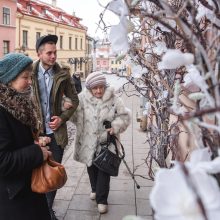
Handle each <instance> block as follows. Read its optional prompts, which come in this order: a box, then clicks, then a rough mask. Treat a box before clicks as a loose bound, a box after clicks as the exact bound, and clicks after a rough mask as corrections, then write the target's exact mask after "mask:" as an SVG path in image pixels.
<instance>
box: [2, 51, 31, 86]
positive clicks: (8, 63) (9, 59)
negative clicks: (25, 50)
mask: <svg viewBox="0 0 220 220" xmlns="http://www.w3.org/2000/svg"><path fill="white" fill-rule="evenodd" d="M31 63H33V60H32V59H31V58H30V57H28V56H25V55H24V54H21V53H9V54H6V55H5V56H4V57H3V58H2V59H0V83H3V84H7V83H9V82H10V81H12V80H13V79H15V78H16V77H17V76H18V75H19V74H20V73H21V72H22V71H23V70H24V69H25V68H26V67H27V66H28V65H30V64H31Z"/></svg>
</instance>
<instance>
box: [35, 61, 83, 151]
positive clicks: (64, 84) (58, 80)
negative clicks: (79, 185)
mask: <svg viewBox="0 0 220 220" xmlns="http://www.w3.org/2000/svg"><path fill="white" fill-rule="evenodd" d="M38 66H39V60H38V61H37V62H35V63H34V70H33V78H32V87H33V93H34V98H35V102H36V105H37V106H38V109H40V111H39V116H40V118H39V120H40V121H41V122H42V123H41V125H42V126H41V132H42V133H43V132H44V127H43V126H44V123H43V114H42V110H41V104H40V93H39V85H38V78H37V75H38ZM53 71H54V77H53V86H52V89H51V97H50V98H51V103H52V104H51V105H52V106H51V116H52V115H56V116H59V117H60V118H61V119H62V122H63V123H62V124H61V126H60V127H59V128H58V129H57V130H56V131H54V136H55V139H56V142H57V144H58V145H60V146H61V147H65V146H66V145H67V144H68V135H67V125H66V121H68V120H69V118H70V117H71V116H72V114H73V113H74V112H75V110H76V108H77V106H78V104H79V99H78V96H77V92H76V90H75V87H74V84H73V81H72V79H71V76H70V74H69V72H68V70H67V69H66V68H62V67H61V66H60V65H59V64H57V63H56V64H55V65H54V67H53ZM63 95H65V96H66V97H68V98H70V99H71V100H72V104H73V107H72V108H70V109H68V110H66V111H62V98H63Z"/></svg>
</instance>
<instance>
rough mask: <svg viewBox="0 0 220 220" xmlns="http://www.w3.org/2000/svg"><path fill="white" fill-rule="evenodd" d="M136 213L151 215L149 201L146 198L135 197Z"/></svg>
mask: <svg viewBox="0 0 220 220" xmlns="http://www.w3.org/2000/svg"><path fill="white" fill-rule="evenodd" d="M136 202H137V215H152V209H151V206H150V201H149V200H148V199H137V200H136Z"/></svg>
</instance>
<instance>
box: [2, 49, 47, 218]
mask: <svg viewBox="0 0 220 220" xmlns="http://www.w3.org/2000/svg"><path fill="white" fill-rule="evenodd" d="M32 63H33V61H32V60H31V59H30V58H29V57H27V56H25V55H23V54H19V53H10V54H7V55H6V56H4V57H3V58H2V59H0V219H1V220H15V219H16V220H39V219H42V220H50V219H51V218H50V214H49V209H48V206H47V201H46V196H45V195H44V194H37V193H34V192H32V191H31V174H32V170H33V169H34V168H36V167H38V166H40V165H41V164H42V163H43V162H44V161H45V160H46V159H47V158H48V156H49V155H50V152H49V151H47V149H46V148H45V147H42V146H41V144H40V143H38V144H35V143H34V139H33V135H32V134H33V133H35V132H37V127H38V122H37V118H36V117H35V115H36V114H35V111H34V105H33V103H32V102H31V99H30V91H31V90H30V85H31V72H32ZM46 141H49V140H46Z"/></svg>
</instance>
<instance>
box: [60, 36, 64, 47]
mask: <svg viewBox="0 0 220 220" xmlns="http://www.w3.org/2000/svg"><path fill="white" fill-rule="evenodd" d="M60 49H63V36H60Z"/></svg>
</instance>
